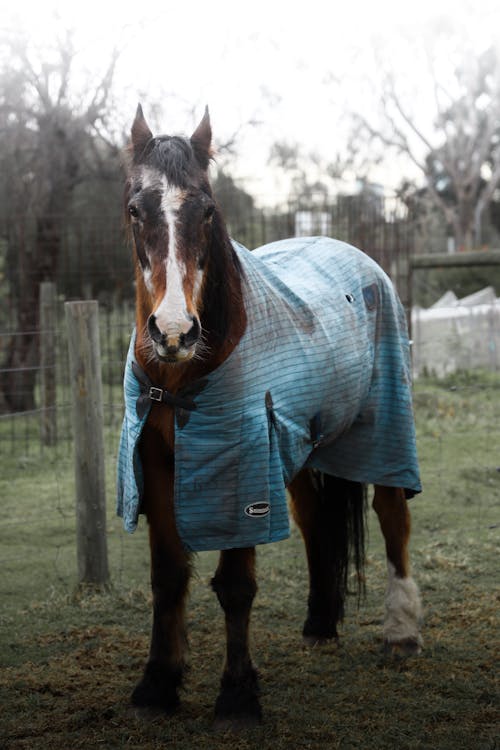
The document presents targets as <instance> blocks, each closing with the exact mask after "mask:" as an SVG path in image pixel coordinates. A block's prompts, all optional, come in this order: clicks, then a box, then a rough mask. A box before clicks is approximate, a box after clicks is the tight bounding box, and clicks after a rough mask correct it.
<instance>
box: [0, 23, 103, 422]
mask: <svg viewBox="0 0 500 750" xmlns="http://www.w3.org/2000/svg"><path fill="white" fill-rule="evenodd" d="M75 56H76V52H75V49H74V46H73V41H72V36H71V34H70V33H66V34H65V35H64V36H63V37H62V38H60V39H59V40H57V41H56V42H55V43H54V45H53V46H52V47H51V48H45V49H44V50H36V49H32V47H31V45H30V43H29V41H28V40H27V39H25V38H22V37H21V38H20V37H13V36H12V35H11V36H8V37H7V38H3V39H0V137H1V144H2V145H1V147H0V169H1V179H0V197H1V201H2V203H1V206H0V220H2V221H1V224H2V227H3V230H2V231H3V234H4V240H5V245H6V247H7V261H6V273H7V275H8V278H9V281H10V287H11V291H14V294H13V295H12V302H13V306H14V310H13V311H12V312H13V314H14V318H15V320H14V327H15V330H17V332H18V334H21V332H22V334H23V335H13V336H12V337H11V338H10V341H9V343H8V345H7V347H6V349H5V353H4V372H3V375H2V382H1V383H0V390H1V391H2V393H3V399H4V402H5V404H6V405H7V407H8V408H10V409H12V410H25V409H30V408H33V406H34V383H35V377H36V361H37V347H36V337H35V334H34V331H35V330H36V329H37V326H38V298H39V286H40V282H42V281H45V280H54V279H55V275H56V271H57V267H58V262H59V255H60V249H61V241H62V237H63V233H64V221H65V217H66V216H67V214H68V212H69V210H70V206H71V201H72V197H73V194H74V192H75V189H76V187H77V186H78V185H79V184H80V183H81V182H82V180H84V179H85V178H86V177H88V175H89V172H90V171H92V170H96V169H100V168H102V162H103V158H102V157H103V154H104V152H105V151H106V150H107V151H109V149H114V148H115V147H114V145H113V144H112V143H110V142H109V141H108V140H107V139H106V133H107V119H106V118H107V115H108V112H109V109H110V92H111V85H112V81H113V73H114V69H115V63H116V54H113V55H112V56H111V59H110V62H109V64H108V66H107V68H106V70H105V71H104V73H103V74H102V75H101V77H100V78H99V79H98V81H97V83H96V84H94V85H93V87H92V89H91V90H87V91H78V90H76V89H75V85H74V78H75V71H74V63H75ZM21 217H22V218H21ZM16 219H20V221H19V222H18V221H16Z"/></svg>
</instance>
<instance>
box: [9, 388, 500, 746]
mask: <svg viewBox="0 0 500 750" xmlns="http://www.w3.org/2000/svg"><path fill="white" fill-rule="evenodd" d="M415 405H416V415H417V424H418V444H419V454H420V460H421V468H422V478H423V484H424V490H425V491H424V493H423V494H422V496H421V497H419V498H418V499H415V500H413V501H412V504H411V507H412V515H413V537H412V558H413V565H414V570H415V576H416V578H417V579H418V582H419V584H420V587H421V590H422V596H423V600H424V604H425V611H426V614H425V626H424V639H425V650H424V652H423V654H422V655H421V657H419V658H418V659H413V660H409V661H407V662H398V661H392V660H387V659H385V658H383V657H382V655H381V645H382V644H381V619H382V615H383V595H384V588H385V560H384V552H383V544H382V540H381V537H380V534H379V532H378V529H377V528H376V520H375V519H374V517H373V514H371V516H370V540H369V547H368V565H367V587H368V594H367V598H366V601H365V602H363V603H362V605H361V607H360V609H359V610H356V607H355V602H354V601H353V602H352V604H351V606H350V607H349V609H348V613H347V617H346V620H345V623H344V626H343V629H342V638H341V642H340V645H339V646H338V647H336V646H335V645H333V644H332V645H328V646H326V647H324V648H321V649H318V648H315V649H305V648H304V647H303V646H302V644H301V639H300V630H301V627H302V622H303V619H304V615H305V604H306V602H305V599H306V581H307V574H306V568H305V561H304V555H303V551H302V544H301V540H300V538H299V535H298V533H297V531H296V530H295V529H293V531H292V536H291V538H290V539H289V540H288V541H286V542H282V543H279V544H275V545H268V546H265V547H262V548H260V549H259V556H258V557H259V586H260V588H259V593H258V596H257V599H256V602H255V606H254V610H253V617H252V622H253V627H252V644H253V653H254V657H255V661H256V663H257V666H258V668H259V671H260V674H261V688H262V704H263V707H264V711H265V720H264V723H263V725H262V727H260V728H258V729H255V730H251V731H248V732H245V733H243V734H241V735H240V736H238V737H237V739H235V737H234V736H233V735H231V734H216V733H214V732H213V730H212V729H211V718H212V710H213V703H214V701H215V697H216V693H217V688H218V681H219V675H220V670H221V665H222V660H223V652H224V635H223V631H224V625H223V618H222V614H221V611H220V609H219V606H218V604H217V602H216V600H215V596H214V595H213V593H212V592H211V590H210V589H209V585H208V582H209V579H210V576H211V574H212V573H213V570H214V568H215V565H216V560H217V555H216V553H203V554H200V555H198V558H197V566H196V568H197V574H196V576H195V578H194V580H193V583H192V587H191V599H190V606H189V623H190V627H189V629H190V656H189V662H190V665H191V668H190V670H189V672H188V674H187V677H186V685H185V690H184V694H183V706H182V709H181V711H180V713H179V714H178V715H177V716H176V717H174V718H170V719H169V718H166V717H163V716H156V717H150V718H149V719H145V718H144V717H143V716H140V715H138V714H137V713H136V712H134V710H132V709H131V708H130V707H129V703H128V697H129V694H130V691H131V689H132V687H133V685H134V682H135V681H136V679H137V678H138V675H139V674H140V671H141V669H142V666H143V663H144V660H145V658H146V655H147V648H148V637H149V627H150V594H149V586H148V576H149V572H148V551H147V539H146V533H145V528H144V523H142V524H141V527H140V529H139V530H138V531H137V532H136V534H134V535H133V536H128V535H126V534H125V533H124V532H122V530H121V524H120V522H119V521H118V520H117V519H115V518H114V508H113V505H114V500H113V497H114V454H115V451H116V430H109V431H108V433H107V435H106V445H107V446H108V447H109V452H108V455H107V471H108V475H107V493H108V501H109V513H108V532H109V533H108V539H109V557H110V568H111V572H112V587H111V589H110V590H109V591H107V592H105V593H103V594H97V593H95V592H92V591H87V592H80V593H75V575H76V559H75V558H76V555H75V549H74V511H73V499H72V498H73V478H72V465H71V458H70V455H69V454H68V453H67V452H65V451H61V450H56V449H52V452H51V451H50V450H48V449H44V452H43V454H40V455H37V456H34V457H33V456H30V455H28V456H25V457H23V456H22V455H17V457H16V458H15V459H13V458H12V457H10V459H9V460H8V461H7V460H5V461H4V460H3V459H2V461H1V463H0V470H1V471H0V491H1V495H2V503H3V522H2V525H1V527H0V548H1V551H0V561H1V564H2V572H3V575H2V577H1V583H0V586H1V601H2V609H1V615H0V628H1V639H0V660H1V663H2V667H3V668H2V671H1V674H0V704H1V705H2V722H1V724H0V747H2V748H8V749H9V750H11V749H12V750H14V749H16V750H17V749H21V748H30V750H31V749H32V748H36V749H38V748H40V749H41V750H44V749H45V748H51V749H52V748H55V749H57V748H61V749H62V748H64V749H65V750H66V749H67V748H68V747H71V748H89V747H104V748H122V747H123V748H125V747H126V748H129V747H130V748H148V749H149V748H151V749H152V748H164V747H169V746H170V747H174V748H176V749H179V750H184V749H186V750H187V749H188V748H189V750H191V748H193V747H196V748H202V749H204V748H229V747H231V748H234V747H235V745H237V746H238V747H239V748H253V747H260V748H271V747H272V748H276V749H277V750H280V749H281V748H285V747H286V748H290V747H292V748H318V749H319V748H328V749H330V748H342V749H344V748H375V750H377V749H378V748H380V749H384V748H387V749H389V748H390V749H391V750H392V749H393V748H396V747H397V748H408V749H410V748H438V749H440V748H443V750H446V749H447V748H449V749H450V750H451V749H452V748H453V749H456V748H462V749H464V750H467V749H468V748H470V749H471V750H472V749H474V750H476V749H477V750H493V748H499V747H500V746H499V744H498V736H499V731H498V730H499V724H498V719H499V715H498V710H497V706H498V694H497V692H496V691H497V688H498V675H497V668H496V667H495V661H494V657H495V648H498V610H499V598H500V590H499V588H498V583H497V580H496V576H497V569H498V562H497V561H498V528H499V522H500V519H499V517H498V514H499V502H498V501H499V498H500V470H499V469H500V449H499V446H500V440H499V438H500V378H499V377H498V376H491V375H479V376H475V377H470V376H465V375H460V376H457V377H455V378H453V379H448V380H447V381H445V382H438V381H430V380H426V381H424V382H419V383H417V385H416V388H415ZM495 639H496V640H495Z"/></svg>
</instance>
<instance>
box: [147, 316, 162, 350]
mask: <svg viewBox="0 0 500 750" xmlns="http://www.w3.org/2000/svg"><path fill="white" fill-rule="evenodd" d="M148 333H149V335H150V336H151V338H152V339H153V341H154V342H155V344H163V342H164V341H165V335H164V334H163V333H162V332H161V331H160V329H159V328H158V326H157V325H156V315H154V314H152V315H150V316H149V318H148Z"/></svg>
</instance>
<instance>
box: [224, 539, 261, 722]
mask: <svg viewBox="0 0 500 750" xmlns="http://www.w3.org/2000/svg"><path fill="white" fill-rule="evenodd" d="M212 588H213V590H214V591H215V593H216V594H217V598H218V600H219V602H220V605H221V607H222V609H223V610H224V615H225V620H226V663H225V666H224V673H223V676H222V680H221V688H220V692H219V695H218V698H217V701H216V704H215V723H216V726H218V727H220V728H225V727H227V726H235V725H236V726H237V725H251V724H255V723H258V722H259V721H260V720H261V718H262V710H261V707H260V703H259V699H258V681H257V672H256V671H255V669H254V667H253V665H252V660H251V657H250V651H249V643H248V637H249V623H250V611H251V608H252V602H253V599H254V597H255V594H256V591H257V584H256V581H255V548H253V547H250V548H247V549H231V550H225V551H223V552H221V555H220V560H219V565H218V567H217V570H216V573H215V576H214V577H213V579H212Z"/></svg>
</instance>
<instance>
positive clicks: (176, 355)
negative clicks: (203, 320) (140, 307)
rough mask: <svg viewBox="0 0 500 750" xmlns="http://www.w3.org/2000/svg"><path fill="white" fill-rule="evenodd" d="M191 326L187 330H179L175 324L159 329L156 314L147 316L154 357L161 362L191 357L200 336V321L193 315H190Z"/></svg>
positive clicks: (181, 360) (177, 360)
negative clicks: (165, 329)
mask: <svg viewBox="0 0 500 750" xmlns="http://www.w3.org/2000/svg"><path fill="white" fill-rule="evenodd" d="M190 318H191V327H190V328H188V330H187V331H185V332H184V331H181V330H179V329H178V328H177V327H176V326H171V327H170V329H169V330H168V331H165V332H163V331H161V330H160V328H159V326H158V322H157V319H156V315H154V314H152V315H150V316H149V318H148V333H149V335H150V337H151V341H152V342H153V348H154V351H155V354H156V357H157V358H158V359H159V360H160V361H161V362H168V363H170V364H175V363H178V362H185V361H186V360H189V359H191V358H192V357H193V356H194V354H195V351H196V345H197V344H198V342H199V341H200V338H201V325H200V321H199V320H198V318H197V317H195V316H194V315H192V316H190Z"/></svg>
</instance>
